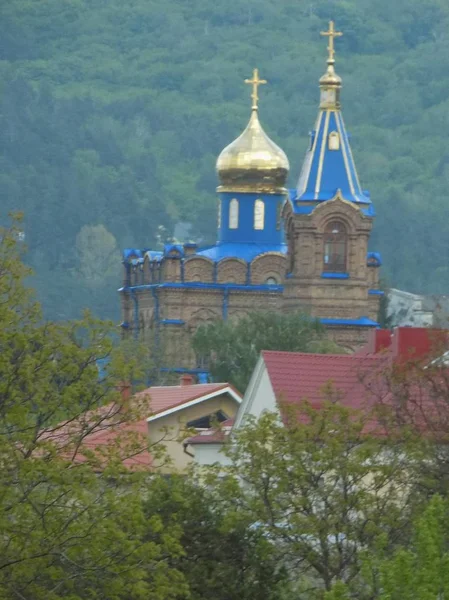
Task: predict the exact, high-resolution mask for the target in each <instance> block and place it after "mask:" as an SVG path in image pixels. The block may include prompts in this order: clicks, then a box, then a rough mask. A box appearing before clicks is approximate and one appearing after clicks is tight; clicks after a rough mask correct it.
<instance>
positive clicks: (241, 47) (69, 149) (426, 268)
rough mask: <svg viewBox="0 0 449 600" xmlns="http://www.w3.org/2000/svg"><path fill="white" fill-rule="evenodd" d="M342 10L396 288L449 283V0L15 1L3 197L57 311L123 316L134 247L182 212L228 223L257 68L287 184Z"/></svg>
mask: <svg viewBox="0 0 449 600" xmlns="http://www.w3.org/2000/svg"><path fill="white" fill-rule="evenodd" d="M330 18H333V19H335V21H336V24H337V26H338V28H339V29H341V30H343V31H344V34H345V35H344V36H343V38H341V39H339V40H338V42H337V44H338V55H337V58H338V64H337V67H338V72H339V74H340V75H341V76H342V77H343V85H344V89H343V107H344V115H345V119H346V125H347V127H348V130H349V131H350V133H351V136H352V138H351V139H352V145H353V150H354V154H355V159H356V162H357V165H358V170H359V174H360V177H361V180H362V184H363V186H364V187H365V188H367V189H369V190H370V191H371V197H372V199H373V201H374V203H375V206H376V210H377V214H378V217H377V220H376V223H375V229H374V233H373V236H372V241H371V246H372V248H373V249H376V250H380V251H381V252H382V253H383V257H384V263H385V267H384V274H386V275H387V277H388V279H389V283H390V284H391V285H394V286H398V287H402V288H405V289H408V290H410V291H417V292H427V293H444V292H446V293H447V292H448V291H449V267H448V250H447V246H448V241H447V240H448V238H449V219H448V217H447V215H448V194H447V188H448V185H449V148H448V142H447V138H448V130H449V33H448V31H449V4H448V3H447V1H445V0H395V1H394V2H391V0H377V1H376V2H372V0H332V1H331V0H308V1H302V2H301V1H298V0H234V1H233V2H229V0H215V1H212V0H188V1H187V0H171V1H170V2H167V1H166V0H165V1H163V0H128V1H127V2H123V0H64V2H61V0H9V1H7V0H3V2H2V3H1V6H0V131H1V135H0V202H1V204H0V206H1V213H0V214H1V217H0V220H1V221H4V220H5V216H6V214H7V212H8V211H10V210H19V209H20V210H23V211H24V212H25V225H24V233H25V241H26V244H27V246H28V249H29V250H28V262H29V263H30V264H31V265H32V266H33V267H34V269H35V271H36V276H35V281H34V283H35V285H36V287H37V288H38V290H39V293H40V296H41V298H42V300H43V302H44V307H45V309H46V313H47V315H48V316H51V317H52V318H56V319H64V318H68V317H72V316H75V315H77V314H78V313H79V310H80V308H81V307H83V306H89V307H90V308H92V309H93V310H94V311H95V312H96V313H97V314H99V315H100V316H102V317H112V318H118V314H119V311H118V306H119V303H118V299H117V297H116V292H115V290H116V288H117V287H119V285H120V281H121V266H120V250H121V248H122V247H125V246H126V247H149V246H153V247H154V246H155V245H156V244H157V243H160V241H161V234H160V230H159V229H158V227H159V226H161V225H162V226H163V227H164V228H165V229H166V231H167V234H168V235H170V234H171V233H172V232H173V230H174V224H175V223H177V222H179V221H189V222H191V223H192V230H191V236H192V237H194V238H202V239H203V240H204V241H211V240H213V238H214V236H215V216H216V194H215V187H216V176H215V170H214V162H215V159H216V156H217V155H218V153H219V152H220V151H221V149H222V148H223V147H224V146H225V145H226V144H228V143H229V142H230V141H231V140H232V139H233V138H235V137H236V136H237V135H238V134H239V133H240V132H241V130H242V129H243V127H244V126H245V125H246V122H247V119H248V117H249V106H250V104H249V90H248V89H246V86H244V85H243V83H242V80H243V79H244V78H245V77H247V76H249V75H250V74H251V72H252V69H253V67H255V66H257V67H259V69H260V71H261V75H262V76H264V77H266V78H267V79H268V81H269V83H270V85H269V86H264V88H263V90H262V91H261V97H262V100H261V119H262V121H263V124H264V127H265V129H266V131H267V132H268V133H269V134H270V135H271V136H272V137H273V138H274V140H275V141H276V142H277V143H279V144H280V145H281V146H282V147H283V149H284V150H285V151H286V152H287V154H288V156H289V158H290V162H291V166H292V169H291V175H290V184H291V185H292V186H293V185H295V181H296V179H297V177H298V174H299V168H300V163H301V161H302V157H303V154H304V151H305V148H306V144H307V134H308V131H309V130H310V129H311V128H312V126H313V122H314V120H315V117H316V112H317V107H318V86H317V81H318V78H319V77H320V76H321V74H322V73H323V72H324V66H325V56H326V50H325V46H326V42H325V41H324V40H323V39H321V38H320V35H319V32H320V30H323V29H324V28H325V27H326V25H327V22H328V20H329V19H330Z"/></svg>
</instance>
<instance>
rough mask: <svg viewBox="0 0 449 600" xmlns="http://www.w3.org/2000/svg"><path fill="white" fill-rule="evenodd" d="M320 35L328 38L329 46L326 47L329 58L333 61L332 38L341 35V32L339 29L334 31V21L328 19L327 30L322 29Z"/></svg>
mask: <svg viewBox="0 0 449 600" xmlns="http://www.w3.org/2000/svg"><path fill="white" fill-rule="evenodd" d="M321 35H325V36H326V37H328V38H329V46H328V47H327V49H328V50H329V60H332V61H333V60H334V57H335V48H334V38H336V37H341V36H342V35H343V33H342V32H341V31H335V29H334V22H333V21H329V31H322V32H321Z"/></svg>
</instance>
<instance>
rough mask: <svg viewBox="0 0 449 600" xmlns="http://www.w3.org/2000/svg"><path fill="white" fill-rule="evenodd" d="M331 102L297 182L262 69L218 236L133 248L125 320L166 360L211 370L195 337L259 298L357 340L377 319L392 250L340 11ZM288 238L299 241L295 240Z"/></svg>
mask: <svg viewBox="0 0 449 600" xmlns="http://www.w3.org/2000/svg"><path fill="white" fill-rule="evenodd" d="M324 35H326V36H328V37H329V57H328V60H327V70H326V73H325V74H324V75H323V77H322V78H321V80H320V90H321V92H320V93H321V98H320V109H319V114H318V119H317V122H316V125H315V129H314V130H313V131H312V133H311V139H310V147H309V149H308V151H307V154H306V157H305V160H304V164H303V167H302V170H301V174H300V176H299V181H298V185H297V188H296V189H293V190H287V188H286V180H287V175H288V171H289V162H288V159H287V156H286V155H285V153H284V152H283V151H282V150H281V148H279V146H277V145H276V144H275V143H274V142H273V141H272V140H271V139H270V138H269V137H268V136H267V134H266V133H265V132H264V130H263V128H262V125H261V123H260V121H259V114H258V87H259V86H260V85H262V84H264V83H266V82H265V81H264V80H261V79H260V78H259V74H258V71H257V69H256V70H255V71H254V74H253V78H252V79H250V80H246V83H249V84H251V85H252V107H251V117H250V120H249V123H248V125H247V127H246V129H245V130H244V131H243V133H242V134H241V135H240V136H239V137H238V138H237V139H236V140H234V141H233V142H232V143H231V144H229V145H228V146H227V147H226V148H225V149H224V150H223V151H222V152H221V154H220V156H219V157H218V160H217V173H218V178H219V187H218V189H217V192H218V199H219V211H218V232H217V242H216V243H215V244H214V245H212V246H209V247H203V248H201V247H198V246H197V245H196V244H192V243H188V244H167V245H166V246H165V247H164V249H163V250H160V251H154V250H150V249H144V250H139V249H128V250H125V252H124V257H123V264H124V281H123V287H122V288H121V289H120V294H121V299H122V315H123V321H122V328H123V332H124V335H125V336H127V335H132V336H133V337H135V338H140V339H143V340H145V341H146V340H148V341H149V343H152V345H153V347H154V348H155V352H156V354H157V355H158V357H159V361H160V365H161V368H163V369H165V370H170V371H176V372H178V373H179V372H181V373H182V372H188V373H192V374H196V375H198V377H200V378H203V380H204V378H206V377H207V373H206V372H205V370H204V369H202V367H201V365H198V364H197V362H196V358H195V356H194V354H193V352H192V349H191V346H190V338H191V336H192V334H193V332H194V331H195V330H196V329H197V327H198V326H199V325H201V324H203V323H207V322H211V321H215V320H219V319H222V320H226V319H238V318H239V317H241V316H244V315H246V314H248V313H250V312H251V311H254V310H267V309H269V310H276V311H284V312H290V311H296V310H297V311H304V310H305V311H308V312H309V313H310V314H311V315H312V316H313V317H316V318H318V319H320V321H321V322H322V323H323V324H324V325H325V326H326V327H327V328H328V330H329V332H330V334H331V336H332V337H333V338H334V339H335V340H336V341H337V343H339V344H341V345H342V346H344V347H346V348H347V349H349V350H355V349H356V348H357V347H358V346H360V345H362V344H364V343H365V341H366V340H367V337H368V330H369V329H370V328H373V327H376V326H377V322H376V318H377V313H378V306H379V299H380V297H381V295H382V292H381V291H379V289H378V267H379V266H380V256H379V254H377V253H374V252H368V239H369V235H370V231H371V227H372V222H373V217H374V209H373V205H372V203H371V200H370V197H369V194H368V192H366V191H364V190H362V188H361V186H360V182H359V179H358V175H357V171H356V168H355V163H354V159H353V156H352V152H351V148H350V145H349V140H348V135H347V133H346V129H345V125H344V122H343V117H342V114H341V109H340V90H341V79H340V77H339V76H338V75H337V74H336V73H335V68H334V64H335V58H334V38H335V37H336V36H338V35H340V34H339V33H338V32H335V30H334V26H333V23H331V24H330V27H329V31H327V32H324ZM286 241H287V243H286Z"/></svg>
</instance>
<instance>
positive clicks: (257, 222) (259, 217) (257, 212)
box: [254, 200, 265, 230]
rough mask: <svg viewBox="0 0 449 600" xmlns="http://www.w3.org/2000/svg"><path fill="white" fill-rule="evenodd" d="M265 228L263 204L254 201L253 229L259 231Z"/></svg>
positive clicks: (261, 201)
mask: <svg viewBox="0 0 449 600" xmlns="http://www.w3.org/2000/svg"><path fill="white" fill-rule="evenodd" d="M264 227H265V202H264V201H263V200H256V201H255V202H254V229H258V230H261V229H263V228H264Z"/></svg>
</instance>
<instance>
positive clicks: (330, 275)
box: [321, 272, 349, 279]
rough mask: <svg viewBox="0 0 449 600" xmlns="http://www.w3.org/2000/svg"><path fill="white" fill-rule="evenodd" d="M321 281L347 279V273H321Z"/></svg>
mask: <svg viewBox="0 0 449 600" xmlns="http://www.w3.org/2000/svg"><path fill="white" fill-rule="evenodd" d="M321 277H322V278H323V279H349V273H330V272H329V273H321Z"/></svg>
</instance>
